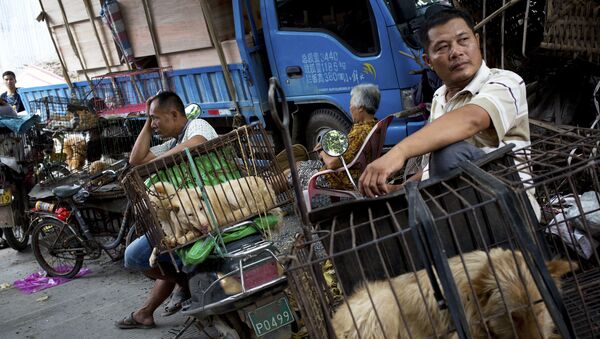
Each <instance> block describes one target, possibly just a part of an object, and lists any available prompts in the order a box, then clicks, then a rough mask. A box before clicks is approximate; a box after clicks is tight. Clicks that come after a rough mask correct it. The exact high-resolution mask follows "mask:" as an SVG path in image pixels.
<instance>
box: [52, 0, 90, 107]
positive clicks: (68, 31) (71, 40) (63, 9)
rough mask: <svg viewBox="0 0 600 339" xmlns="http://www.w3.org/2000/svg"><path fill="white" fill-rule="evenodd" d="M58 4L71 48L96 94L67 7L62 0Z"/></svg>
mask: <svg viewBox="0 0 600 339" xmlns="http://www.w3.org/2000/svg"><path fill="white" fill-rule="evenodd" d="M58 6H59V7H60V12H61V14H62V17H63V21H64V22H65V29H66V31H67V36H68V37H69V43H70V44H71V48H73V52H74V53H75V57H77V60H79V64H80V65H81V68H82V69H83V75H84V76H85V79H86V80H87V82H88V85H89V86H90V89H91V90H92V93H93V94H94V96H95V95H96V92H95V91H94V86H93V85H92V81H91V80H90V77H89V76H88V74H87V67H86V66H85V63H84V62H83V59H82V58H81V55H80V53H79V50H78V49H77V45H76V44H75V38H73V33H72V32H71V26H70V25H69V20H67V13H66V12H65V7H64V6H63V3H62V0H58Z"/></svg>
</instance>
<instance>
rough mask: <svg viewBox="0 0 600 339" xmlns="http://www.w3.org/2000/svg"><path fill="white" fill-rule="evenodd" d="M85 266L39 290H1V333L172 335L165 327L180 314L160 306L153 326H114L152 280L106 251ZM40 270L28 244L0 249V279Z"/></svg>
mask: <svg viewBox="0 0 600 339" xmlns="http://www.w3.org/2000/svg"><path fill="white" fill-rule="evenodd" d="M84 267H87V268H89V269H91V273H89V274H87V275H85V276H83V277H81V278H77V279H73V280H71V281H69V282H67V283H65V284H63V285H59V286H55V287H52V288H49V289H46V290H43V291H39V292H37V293H33V294H29V295H28V294H23V293H22V292H20V291H19V290H18V289H16V288H14V287H11V288H8V289H6V288H5V289H0V338H3V339H4V338H28V339H34V338H36V339H37V338H40V339H41V338H52V339H58V338H172V337H173V336H174V334H173V333H170V332H169V331H173V329H174V328H177V327H178V326H180V325H182V324H183V323H184V321H185V319H186V317H185V316H183V315H182V314H180V313H176V314H174V315H172V316H170V317H161V316H160V312H161V311H162V307H161V308H159V309H158V310H157V312H156V314H155V322H156V324H157V327H155V328H153V329H146V330H137V329H134V330H120V329H117V328H116V327H115V325H114V322H115V321H116V320H119V319H121V318H123V317H125V316H127V315H128V314H130V313H131V312H132V311H133V310H135V309H136V308H137V307H139V306H140V305H141V304H142V303H143V301H144V300H145V298H146V295H147V294H148V292H149V291H150V289H151V287H152V283H153V282H152V281H151V280H150V279H148V278H145V277H144V276H143V275H142V274H140V273H137V272H130V271H127V270H125V269H124V268H123V264H122V261H119V262H112V261H110V259H109V258H108V257H107V256H105V255H103V256H102V257H101V258H100V259H97V260H86V261H84ZM40 270H41V269H40V267H39V266H38V264H37V262H36V261H35V257H34V256H33V251H32V250H31V248H28V249H27V250H25V251H24V252H21V253H19V252H16V251H14V250H12V249H10V248H8V249H3V250H0V284H4V283H9V284H11V286H12V285H13V283H14V281H15V280H17V279H22V278H25V277H26V276H28V275H29V274H31V273H34V272H37V271H40ZM46 297H47V298H46Z"/></svg>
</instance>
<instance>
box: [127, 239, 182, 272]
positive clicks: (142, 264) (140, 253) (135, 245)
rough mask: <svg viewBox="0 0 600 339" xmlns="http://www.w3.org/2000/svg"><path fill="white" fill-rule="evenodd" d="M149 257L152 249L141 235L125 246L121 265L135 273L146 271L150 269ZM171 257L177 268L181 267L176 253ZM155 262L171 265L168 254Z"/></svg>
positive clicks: (164, 254) (159, 257)
mask: <svg viewBox="0 0 600 339" xmlns="http://www.w3.org/2000/svg"><path fill="white" fill-rule="evenodd" d="M151 255H152V247H150V242H149V241H148V238H147V237H146V235H142V236H141V237H139V238H137V239H135V240H134V241H132V242H131V244H129V246H127V248H126V249H125V257H124V259H123V263H124V265H125V267H127V268H130V269H133V270H137V271H147V270H149V269H151V268H152V267H150V256H151ZM173 256H174V257H175V262H176V263H177V266H179V267H181V266H182V264H181V259H180V258H179V256H178V255H177V254H176V253H174V254H173ZM157 262H159V263H166V264H171V257H170V256H169V254H168V253H163V254H161V255H159V256H158V259H157Z"/></svg>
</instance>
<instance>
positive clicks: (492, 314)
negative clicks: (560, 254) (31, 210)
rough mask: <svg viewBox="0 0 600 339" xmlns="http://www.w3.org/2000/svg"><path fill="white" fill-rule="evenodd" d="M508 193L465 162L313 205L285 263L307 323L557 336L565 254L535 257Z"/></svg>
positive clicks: (563, 326)
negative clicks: (389, 189)
mask: <svg viewBox="0 0 600 339" xmlns="http://www.w3.org/2000/svg"><path fill="white" fill-rule="evenodd" d="M515 200H516V198H515V196H514V193H513V192H512V191H511V190H510V189H509V188H508V186H506V185H504V184H502V183H501V182H500V181H498V180H495V179H494V178H493V177H492V176H490V175H488V174H486V173H485V172H484V171H482V170H481V169H479V168H477V167H476V166H475V165H469V166H467V167H465V168H463V169H462V170H461V171H460V172H458V173H457V174H455V175H454V176H452V177H450V178H447V179H444V180H430V181H427V182H422V183H420V184H419V186H418V187H417V186H416V184H412V183H409V184H407V187H406V194H405V193H404V192H396V193H394V194H391V195H388V196H385V197H380V198H376V199H364V200H355V201H351V202H344V203H342V204H339V205H337V208H323V209H318V210H315V211H313V212H312V213H311V214H310V220H311V223H312V224H313V225H314V232H313V238H312V239H305V241H304V242H303V243H301V244H300V245H299V246H298V248H299V250H298V253H297V258H298V261H297V262H296V264H295V265H294V266H293V267H292V268H291V269H290V270H289V273H288V276H289V277H290V281H291V282H292V283H291V286H292V288H293V289H294V292H295V294H296V296H297V298H298V299H299V300H298V301H299V303H300V309H301V310H302V311H303V313H302V316H303V319H304V322H305V324H306V326H307V329H308V331H309V334H310V335H311V337H315V338H326V337H334V336H335V335H337V336H338V337H339V338H358V337H361V338H409V337H412V338H423V337H445V336H448V337H449V336H452V335H458V337H469V336H473V337H488V338H493V337H497V336H505V337H528V338H529V337H542V336H544V337H547V336H549V335H550V334H551V333H553V332H554V331H555V330H557V331H559V332H560V333H561V334H562V335H563V336H566V337H569V335H570V334H571V335H572V328H571V326H570V323H569V319H568V317H567V315H566V312H565V308H564V305H563V303H562V300H561V297H560V294H559V288H557V285H558V286H560V282H561V280H560V277H561V276H562V275H564V274H569V273H570V272H571V271H572V270H575V267H576V266H575V265H576V263H569V262H568V261H565V260H562V261H558V260H556V261H552V262H549V263H548V264H547V265H546V264H545V263H544V260H543V258H542V253H541V252H540V251H539V249H538V248H537V247H536V246H534V241H533V239H532V235H533V234H531V233H530V232H527V231H526V227H525V221H524V216H523V215H522V213H521V212H520V211H519V210H518V209H516V208H515V206H514V202H515ZM340 211H344V212H343V213H340ZM571 268H572V270H571ZM550 273H551V274H552V275H551V274H550Z"/></svg>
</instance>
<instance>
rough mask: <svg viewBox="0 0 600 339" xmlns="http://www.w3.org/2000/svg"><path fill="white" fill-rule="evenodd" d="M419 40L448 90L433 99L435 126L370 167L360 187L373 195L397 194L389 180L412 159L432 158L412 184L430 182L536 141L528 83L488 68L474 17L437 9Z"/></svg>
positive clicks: (432, 122)
mask: <svg viewBox="0 0 600 339" xmlns="http://www.w3.org/2000/svg"><path fill="white" fill-rule="evenodd" d="M420 35H421V36H420V39H421V44H422V46H423V48H424V53H423V60H424V61H425V63H426V64H427V65H428V66H429V67H430V68H431V69H432V70H433V71H435V72H436V73H437V75H438V76H439V77H440V79H442V81H443V83H444V85H443V86H442V87H440V88H439V89H438V90H437V91H436V92H435V94H434V97H433V100H432V105H431V115H430V118H429V123H428V124H427V125H426V126H425V127H423V128H422V129H421V130H419V131H418V132H416V133H414V134H412V135H410V136H408V137H407V138H405V139H403V140H402V141H401V142H400V143H398V144H397V145H395V146H394V147H393V148H392V149H391V150H390V151H389V152H388V153H386V154H385V155H384V156H382V157H381V158H379V159H377V160H375V161H373V162H372V163H371V164H369V165H368V166H367V167H366V168H365V171H364V172H363V174H362V175H361V177H360V180H359V187H360V190H361V191H362V193H364V194H366V195H367V196H370V197H373V196H379V195H384V194H387V193H389V192H390V191H391V190H393V186H390V185H388V183H387V180H388V178H389V177H390V176H391V175H393V174H394V173H396V172H397V171H399V170H401V169H402V168H403V167H404V165H405V163H406V161H407V160H408V159H410V158H413V157H417V156H421V155H427V154H429V163H428V165H427V166H425V167H424V168H423V170H421V171H419V173H417V174H415V175H414V176H413V177H411V178H409V179H408V180H423V179H426V178H427V177H429V178H437V177H443V176H444V175H446V174H448V173H449V172H450V171H452V170H453V169H455V168H457V167H458V164H459V163H460V162H461V161H464V160H475V159H477V158H479V157H481V156H483V155H484V154H486V153H488V152H491V151H493V150H495V149H497V148H500V147H502V146H504V145H507V144H510V143H512V144H515V145H516V146H517V147H522V146H526V145H529V144H530V138H529V120H528V111H527V100H526V99H527V98H526V94H525V83H524V81H523V79H521V77H519V76H518V75H517V74H515V73H513V72H510V71H506V70H501V69H495V68H492V69H490V68H488V67H487V66H486V64H485V61H483V59H482V56H481V50H480V42H479V34H477V33H475V30H474V21H473V18H472V17H471V16H470V15H469V14H468V13H466V12H464V11H462V10H460V9H455V8H448V7H444V6H441V5H438V6H433V7H431V8H429V9H428V10H427V13H426V14H425V22H424V24H423V27H422V29H421V32H420Z"/></svg>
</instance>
